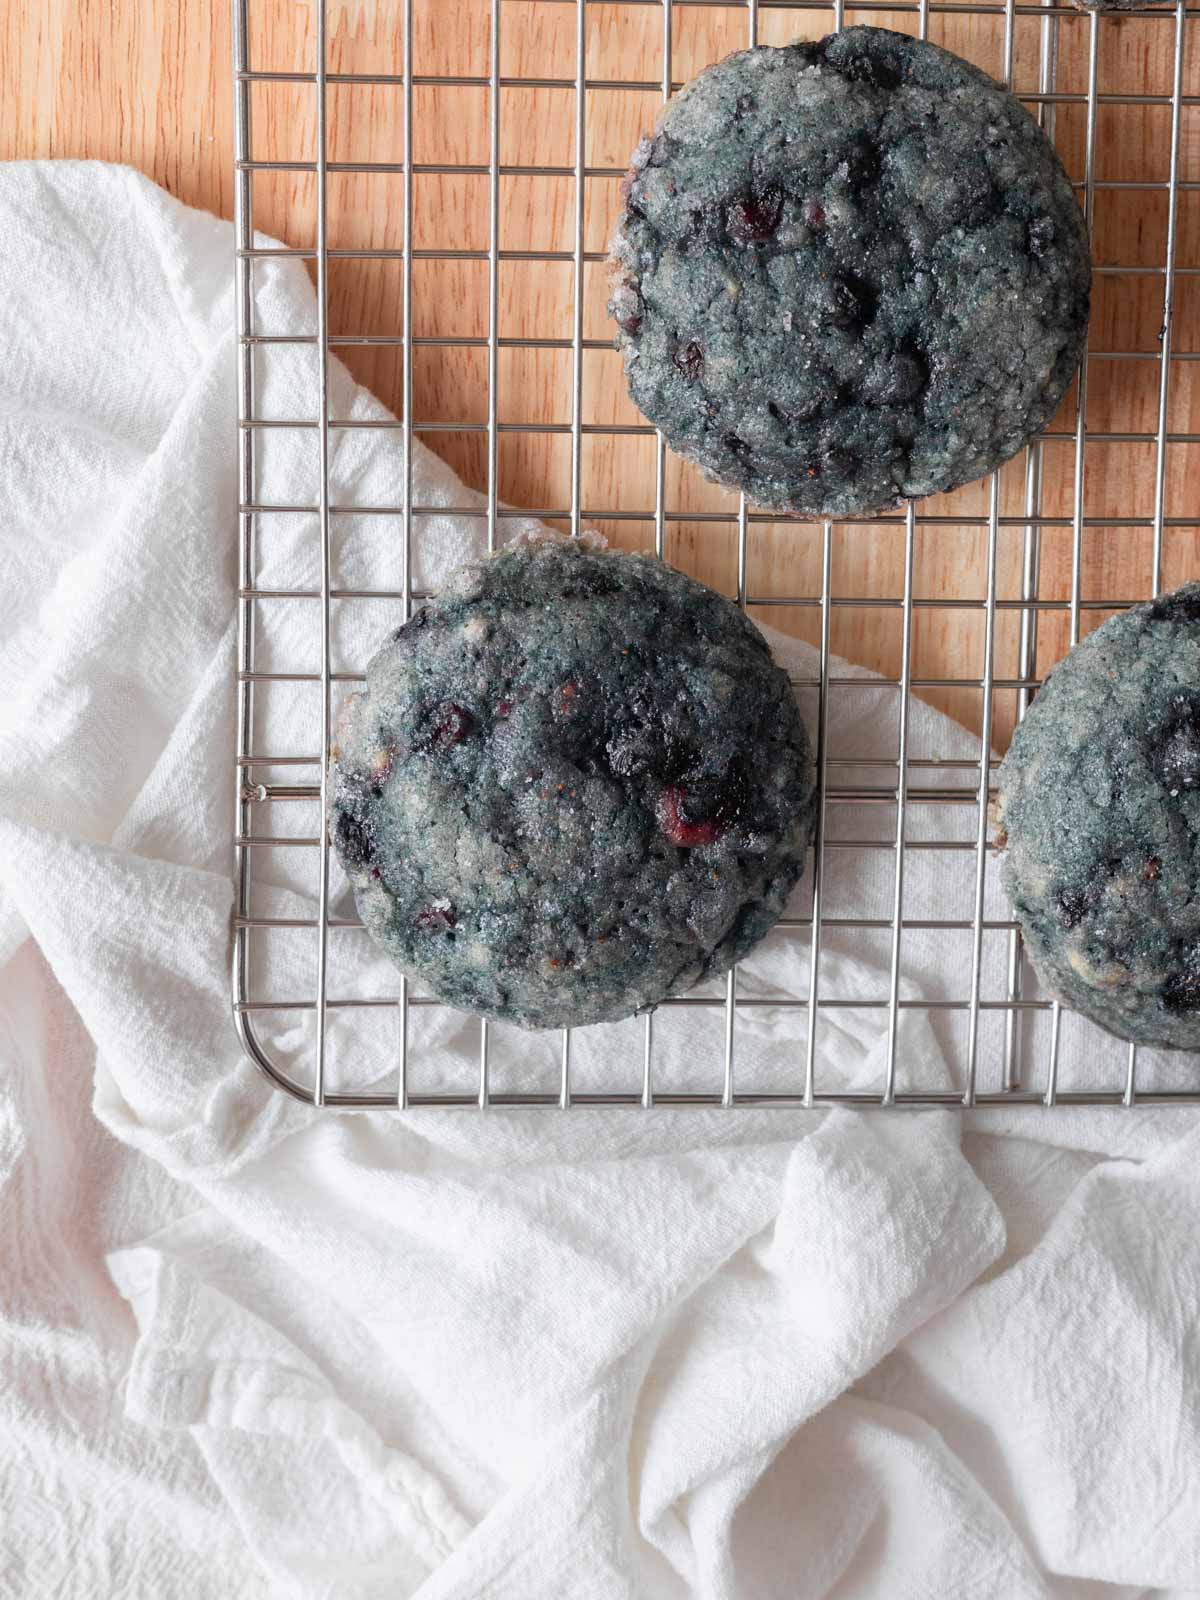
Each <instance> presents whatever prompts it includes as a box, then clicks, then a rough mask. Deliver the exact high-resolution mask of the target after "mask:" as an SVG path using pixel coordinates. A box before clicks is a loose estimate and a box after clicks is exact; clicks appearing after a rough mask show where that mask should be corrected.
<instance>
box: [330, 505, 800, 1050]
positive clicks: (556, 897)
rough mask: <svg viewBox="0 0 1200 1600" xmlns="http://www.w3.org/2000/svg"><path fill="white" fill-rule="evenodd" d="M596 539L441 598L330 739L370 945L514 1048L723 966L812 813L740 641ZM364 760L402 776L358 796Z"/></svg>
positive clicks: (766, 673) (746, 947) (758, 934)
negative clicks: (528, 1035)
mask: <svg viewBox="0 0 1200 1600" xmlns="http://www.w3.org/2000/svg"><path fill="white" fill-rule="evenodd" d="M594 537H595V536H592V538H591V540H589V541H588V542H585V541H584V540H568V539H566V538H565V537H564V536H558V537H554V536H552V535H550V534H548V533H547V534H546V535H544V536H543V537H542V538H541V539H540V540H537V541H534V542H529V543H524V544H522V545H521V546H519V547H517V548H510V549H507V550H502V551H500V552H498V553H497V554H495V555H494V556H491V557H488V558H487V559H485V560H480V561H478V562H476V563H473V564H472V565H471V567H470V568H469V569H466V570H465V571H464V573H462V574H458V575H455V576H453V577H451V579H450V580H449V582H448V585H447V588H446V592H445V593H444V594H443V595H441V596H440V597H439V598H438V599H436V600H434V601H432V602H431V606H430V609H431V611H432V612H433V615H434V618H435V620H436V624H437V625H436V626H427V627H425V628H423V629H422V630H421V631H420V632H419V634H417V635H416V636H414V638H412V639H405V640H403V641H399V642H389V643H388V644H387V645H385V646H384V648H383V650H382V651H381V652H380V654H379V655H378V656H376V658H375V659H374V660H373V661H372V662H371V663H370V665H369V666H368V669H367V680H366V685H365V688H364V689H363V691H362V693H360V694H358V695H355V696H353V697H352V698H351V699H350V700H349V701H348V702H347V704H346V707H345V710H344V712H343V714H342V715H341V716H340V717H339V722H338V729H337V744H336V748H337V750H338V754H337V756H336V760H335V766H334V769H333V772H332V774H331V782H332V785H333V798H332V810H331V817H330V830H331V833H332V836H333V841H334V844H335V847H336V849H337V851H338V854H339V856H340V858H341V860H342V863H343V866H344V867H345V870H346V875H347V877H348V879H349V881H350V884H351V887H352V888H353V890H354V895H355V901H356V904H357V906H358V910H359V914H360V916H361V917H362V921H363V925H364V927H365V928H366V929H367V932H368V934H369V935H370V936H371V937H372V938H373V939H375V940H376V941H377V942H378V943H379V944H380V945H381V946H382V947H383V948H384V949H385V950H386V951H387V953H388V954H389V955H390V956H391V957H392V958H393V959H394V960H395V961H396V963H397V964H398V965H399V966H400V967H401V968H402V970H403V971H404V972H406V973H408V974H410V975H411V976H412V978H413V980H414V982H415V983H417V984H419V986H420V990H421V992H422V993H423V994H426V995H430V994H431V995H433V996H434V997H435V998H436V999H438V1000H440V1001H442V1002H444V1003H445V1004H448V1005H452V1006H457V1007H460V1008H462V1009H464V1010H470V1011H481V1012H483V1013H485V1014H486V1015H489V1016H495V1017H499V1018H504V1019H506V1020H509V1021H512V1022H515V1023H517V1024H518V1025H519V1026H522V1027H527V1028H551V1027H555V1028H557V1027H564V1026H568V1025H570V1026H576V1025H583V1024H587V1023H595V1022H607V1021H616V1020H618V1019H620V1018H622V1017H627V1016H630V1015H632V1014H633V1013H634V1012H635V1011H637V1010H638V1009H639V1008H641V1007H646V1006H653V1005H657V1004H658V1003H659V1002H660V1001H662V1000H663V999H665V998H666V997H667V996H669V995H671V994H676V993H682V992H684V991H686V990H687V989H690V988H691V987H693V986H694V985H695V984H697V983H699V982H702V981H703V980H704V979H706V978H709V977H713V976H717V975H719V974H720V973H722V972H725V971H726V970H727V969H728V968H729V966H730V965H731V964H732V963H733V962H735V961H740V960H741V959H742V958H743V957H744V956H745V955H746V954H747V953H748V952H749V951H750V949H751V948H752V946H753V945H754V944H756V943H757V941H758V940H759V939H761V938H762V937H763V935H764V934H765V933H766V932H767V930H768V929H769V928H770V927H771V926H772V925H773V924H774V922H775V921H776V920H777V918H778V917H779V916H780V914H781V913H782V911H783V909H784V906H785V904H786V902H787V898H788V895H789V893H790V892H791V889H792V888H793V887H794V885H795V884H796V882H797V881H798V879H799V876H800V874H801V872H802V871H803V868H804V862H805V852H806V849H807V846H808V842H809V838H810V835H811V831H812V825H813V818H814V812H815V795H814V778H813V772H812V765H811V760H810V747H809V743H808V738H807V734H806V732H805V729H804V724H803V721H802V719H801V716H800V712H799V709H798V707H797V705H796V701H795V698H794V696H793V695H792V692H791V689H790V687H789V685H788V682H787V678H786V675H785V674H784V673H783V672H782V671H781V670H780V669H779V668H778V667H777V666H776V665H775V664H774V662H773V661H772V660H771V657H770V652H769V650H768V649H767V646H766V642H765V640H764V639H763V637H762V635H761V634H760V633H759V632H758V631H757V629H756V628H755V627H754V625H753V623H752V622H750V621H749V620H748V619H747V617H746V616H745V614H744V613H743V612H742V610H741V609H740V608H739V607H738V606H736V605H734V604H733V603H732V602H731V601H729V600H726V599H724V598H723V597H722V596H720V595H718V594H715V593H713V591H712V590H710V589H705V588H704V587H703V585H701V584H698V583H695V582H693V581H692V580H691V579H690V578H687V577H685V576H684V575H683V574H682V573H679V572H675V571H673V570H672V569H671V568H670V567H667V566H665V565H664V564H663V563H662V562H661V561H657V560H655V559H654V558H653V557H649V556H634V555H624V554H621V553H618V552H608V551H603V550H597V549H596V548H595V545H594ZM476 706H477V707H478V708H479V709H478V710H475V709H470V708H474V707H476ZM435 727H438V728H441V729H442V730H443V732H442V733H441V734H440V735H439V739H440V741H442V743H439V742H435V739H434V731H433V730H434V728H435ZM387 741H392V742H394V743H395V745H396V746H397V748H402V749H404V750H405V751H418V752H421V754H420V756H419V758H418V759H411V758H409V759H404V760H399V761H397V762H396V765H395V768H394V770H393V771H392V773H391V776H390V777H389V778H388V781H387V788H386V792H384V793H382V794H379V795H376V794H374V793H373V792H372V790H371V787H370V782H369V775H370V774H372V773H374V772H376V771H378V770H379V764H380V762H381V761H385V760H386V750H387V748H389V746H388V744H387ZM445 741H450V742H449V743H445ZM454 741H458V742H454ZM464 741H465V742H464ZM443 744H444V748H443ZM766 751H769V763H768V760H767V758H766V756H765V755H764V752H766ZM697 908H702V909H703V915H698V914H697Z"/></svg>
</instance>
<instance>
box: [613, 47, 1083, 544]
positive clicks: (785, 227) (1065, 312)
mask: <svg viewBox="0 0 1200 1600" xmlns="http://www.w3.org/2000/svg"><path fill="white" fill-rule="evenodd" d="M623 193H624V197H625V204H624V210H623V211H622V213H621V217H620V221H619V224H618V227H617V233H616V236H615V238H614V240H613V243H612V246H611V251H612V257H613V263H614V279H613V290H612V298H611V301H610V304H609V310H610V312H611V314H612V316H613V317H614V319H615V321H616V324H617V328H618V334H617V344H618V347H619V348H620V349H621V351H622V352H623V355H624V359H625V373H626V378H627V380H628V384H629V390H630V394H631V395H632V397H633V399H634V401H635V402H636V404H637V405H638V406H639V407H640V409H641V410H642V412H643V413H644V414H645V415H646V416H647V417H648V418H649V420H650V421H651V422H653V423H654V424H655V425H656V426H657V427H659V428H661V429H662V431H663V433H664V435H665V436H666V439H667V442H668V443H669V444H670V445H671V446H672V447H673V448H674V449H676V450H678V451H679V452H680V453H681V454H682V455H684V456H686V457H688V458H689V459H690V460H692V461H695V462H697V463H698V464H699V465H700V466H701V467H702V468H703V469H704V471H705V473H706V475H707V476H708V477H710V478H714V479H716V480H717V481H719V482H721V483H725V484H728V485H731V486H732V487H734V488H740V489H744V490H745V492H746V494H747V495H748V496H749V497H750V498H751V499H752V500H754V501H755V502H757V503H758V504H759V505H763V506H769V507H774V508H778V509H781V510H787V511H793V512H799V513H800V514H801V515H804V516H810V517H812V516H825V515H835V516H847V515H853V514H862V513H868V512H872V511H877V510H880V509H882V508H885V507H892V506H895V505H897V504H898V503H899V502H900V501H902V500H904V499H913V498H916V497H918V496H920V495H927V494H933V493H934V492H936V491H938V490H943V489H952V488H954V487H956V486H957V485H958V484H961V483H966V482H968V481H970V480H971V479H973V478H978V477H980V476H982V475H983V474H984V473H986V472H988V471H990V470H991V469H992V468H993V467H995V466H998V465H999V464H1000V462H1002V461H1006V460H1007V459H1008V458H1009V457H1010V456H1012V455H1014V454H1015V453H1016V451H1018V450H1019V449H1020V448H1021V446H1022V445H1024V444H1025V443H1026V442H1027V441H1028V440H1029V439H1030V438H1031V437H1032V435H1033V434H1035V433H1036V432H1037V431H1038V429H1039V428H1040V427H1042V426H1043V424H1044V423H1046V422H1047V421H1048V420H1049V418H1050V417H1051V415H1052V414H1053V412H1054V410H1055V408H1056V407H1057V405H1058V403H1059V401H1060V400H1061V399H1062V396H1063V393H1064V391H1065V390H1066V388H1067V386H1068V384H1069V383H1070V380H1071V375H1072V373H1073V371H1074V369H1075V366H1076V363H1077V362H1078V360H1079V356H1080V353H1081V351H1082V349H1083V343H1084V337H1085V334H1086V331H1087V320H1088V304H1089V293H1090V285H1091V264H1090V260H1089V255H1088V245H1087V236H1086V231H1085V228H1084V223H1083V218H1082V216H1081V214H1080V211H1079V206H1078V205H1077V203H1076V200H1075V196H1074V194H1073V192H1072V189H1071V186H1070V184H1069V183H1068V181H1067V178H1066V175H1065V173H1064V172H1063V169H1062V165H1061V163H1060V162H1059V159H1058V157H1057V155H1056V154H1055V152H1054V149H1053V147H1052V146H1051V144H1050V142H1049V141H1048V140H1047V138H1046V136H1045V135H1044V134H1043V133H1042V131H1041V129H1040V128H1039V127H1038V126H1037V124H1036V122H1034V120H1033V118H1032V117H1031V116H1030V115H1029V114H1028V112H1026V111H1025V110H1024V108H1023V107H1022V106H1021V105H1020V103H1019V102H1018V101H1017V100H1016V99H1014V98H1013V96H1012V95H1011V94H1009V93H1008V92H1007V91H1006V90H1005V89H1002V88H1001V87H1000V85H999V84H997V83H994V82H993V81H992V80H991V79H990V78H988V77H987V76H985V74H984V73H982V72H980V71H978V70H977V69H976V68H975V67H973V66H970V65H969V64H968V63H967V62H965V61H961V60H959V58H958V57H957V56H953V55H950V54H949V53H948V52H947V51H945V50H939V49H938V48H937V47H936V46H935V45H931V44H923V43H921V42H920V41H919V40H917V39H912V38H908V37H906V36H904V35H901V34H898V33H891V32H888V31H886V30H884V29H881V28H847V29H845V30H843V31H842V32H841V33H836V34H833V35H831V36H830V37H829V38H827V39H822V40H821V41H820V42H819V43H817V44H809V43H797V44H792V45H787V46H785V47H784V48H782V49H776V48H771V47H764V48H761V49H756V50H745V51H742V52H741V53H740V54H738V55H733V56H729V57H728V58H727V59H726V60H724V61H722V62H721V63H719V65H717V66H715V67H712V68H710V69H709V70H708V71H706V72H704V73H702V74H701V75H700V76H699V77H698V78H696V79H695V80H694V81H693V82H692V83H690V84H689V85H688V86H687V87H686V88H685V89H683V90H682V91H681V92H680V93H679V94H678V95H677V96H676V97H675V98H674V99H673V100H672V101H671V102H670V103H669V105H668V106H667V107H666V109H665V111H664V113H663V116H662V118H661V120H660V123H659V126H658V130H657V132H656V133H655V134H654V136H653V137H652V138H647V139H643V140H642V142H641V144H640V145H639V146H638V148H637V150H636V151H635V153H634V156H633V165H632V168H631V170H630V172H629V175H628V177H627V179H626V180H625V185H624V189H623Z"/></svg>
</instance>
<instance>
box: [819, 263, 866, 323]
mask: <svg viewBox="0 0 1200 1600" xmlns="http://www.w3.org/2000/svg"><path fill="white" fill-rule="evenodd" d="M874 311H875V296H874V295H873V293H872V292H871V288H870V285H869V284H867V283H866V282H864V280H863V279H862V278H856V277H855V276H854V275H853V274H852V273H846V274H844V275H843V276H840V277H836V278H830V280H829V282H828V283H827V284H826V286H825V300H824V305H823V306H822V316H823V318H824V320H825V321H826V322H828V323H829V325H830V326H831V327H834V328H839V329H840V330H841V331H842V332H843V333H861V331H862V329H863V328H864V327H865V326H866V324H867V323H868V322H870V320H871V317H872V315H873V314H874Z"/></svg>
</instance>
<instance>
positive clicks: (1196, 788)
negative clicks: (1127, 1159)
mask: <svg viewBox="0 0 1200 1600" xmlns="http://www.w3.org/2000/svg"><path fill="white" fill-rule="evenodd" d="M1198 597H1200V586H1197V585H1192V586H1190V587H1189V588H1187V589H1183V590H1180V591H1178V592H1177V594H1174V595H1164V596H1162V597H1161V598H1160V599H1158V600H1155V601H1152V602H1150V603H1149V604H1147V605H1141V606H1134V607H1132V608H1131V609H1130V610H1128V611H1125V612H1122V613H1119V614H1118V615H1117V616H1114V617H1111V618H1110V619H1109V620H1108V621H1107V622H1105V623H1104V624H1103V625H1102V626H1101V627H1099V628H1097V629H1096V630H1095V632H1094V633H1091V634H1089V635H1088V637H1087V638H1086V639H1085V640H1084V641H1083V643H1082V644H1079V645H1077V646H1076V647H1075V649H1074V650H1072V651H1071V652H1070V654H1069V655H1068V656H1067V657H1066V659H1065V660H1063V661H1061V662H1059V664H1058V665H1057V666H1056V667H1055V668H1054V670H1053V671H1052V672H1051V673H1050V674H1049V675H1048V677H1046V678H1045V679H1044V681H1043V683H1042V686H1041V690H1040V692H1039V694H1038V697H1037V699H1036V700H1035V701H1034V703H1033V704H1032V705H1031V706H1030V707H1029V709H1028V711H1027V712H1026V714H1025V717H1024V719H1023V721H1022V722H1021V723H1020V725H1019V726H1018V728H1017V730H1016V732H1015V733H1014V735H1013V740H1012V744H1011V746H1010V747H1009V751H1008V754H1007V756H1005V758H1004V761H1003V763H1002V765H1001V768H1000V776H999V797H998V813H999V814H998V824H999V828H1000V830H1001V835H1000V836H1001V838H1002V839H1003V848H1004V857H1003V861H1002V865H1001V882H1002V884H1003V886H1004V888H1005V890H1006V891H1007V893H1008V895H1009V898H1010V900H1011V901H1012V905H1013V910H1014V913H1015V914H1016V917H1017V920H1018V921H1019V923H1020V925H1021V930H1022V933H1023V934H1024V936H1025V943H1026V947H1027V949H1028V951H1029V954H1030V956H1031V958H1032V961H1033V964H1034V966H1035V968H1036V969H1037V972H1038V975H1039V977H1040V978H1041V980H1042V982H1043V984H1044V985H1045V988H1046V990H1047V991H1048V992H1049V993H1050V994H1052V995H1054V996H1055V997H1057V998H1058V999H1060V1000H1061V1001H1063V1002H1064V1003H1065V1004H1067V1005H1071V1006H1075V1007H1076V1008H1077V1009H1078V1010H1080V1011H1081V1012H1083V1013H1084V1014H1085V1015H1086V1016H1089V1017H1091V1018H1092V1019H1094V1020H1095V1021H1096V1022H1098V1023H1099V1024H1100V1025H1101V1026H1102V1027H1104V1028H1107V1029H1109V1030H1110V1031H1111V1032H1112V1033H1115V1034H1117V1035H1119V1036H1120V1037H1121V1038H1123V1039H1131V1040H1135V1041H1137V1042H1139V1043H1143V1044H1154V1045H1166V1046H1171V1047H1176V1048H1179V1049H1185V1050H1200V942H1198V935H1197V915H1196V908H1197V906H1198V905H1200V853H1198V852H1197V850H1196V844H1195V841H1196V839H1197V837H1200V629H1197V628H1195V627H1192V626H1188V625H1183V626H1177V627H1164V626H1163V618H1162V614H1166V615H1167V616H1170V615H1171V614H1172V613H1173V612H1174V610H1175V609H1176V607H1178V610H1179V611H1180V612H1181V614H1182V616H1183V617H1184V618H1187V617H1188V615H1189V612H1190V608H1191V607H1192V605H1193V603H1194V602H1195V601H1196V599H1197V598H1198ZM1173 686H1177V687H1173Z"/></svg>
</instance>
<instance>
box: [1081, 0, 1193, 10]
mask: <svg viewBox="0 0 1200 1600" xmlns="http://www.w3.org/2000/svg"><path fill="white" fill-rule="evenodd" d="M1170 3H1171V0H1071V4H1072V5H1073V6H1075V8H1076V9H1077V10H1079V11H1123V12H1126V13H1128V12H1130V11H1142V10H1144V9H1145V7H1146V6H1165V5H1170Z"/></svg>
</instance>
